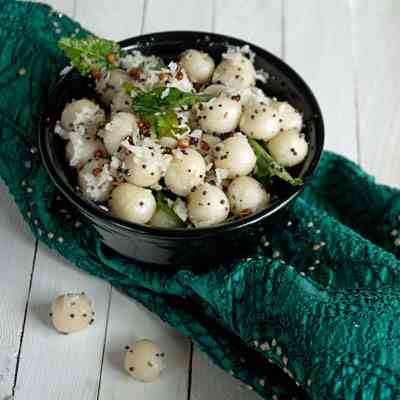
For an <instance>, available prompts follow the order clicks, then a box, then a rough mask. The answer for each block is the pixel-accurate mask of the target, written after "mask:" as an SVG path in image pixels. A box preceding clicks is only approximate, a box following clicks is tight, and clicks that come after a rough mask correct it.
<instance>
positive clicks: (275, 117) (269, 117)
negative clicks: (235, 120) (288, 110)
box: [239, 98, 281, 140]
mask: <svg viewBox="0 0 400 400" xmlns="http://www.w3.org/2000/svg"><path fill="white" fill-rule="evenodd" d="M279 120H280V117H279V114H278V110H277V107H276V103H273V104H271V103H270V104H269V105H268V103H267V101H264V100H258V99H255V98H253V99H252V101H249V102H248V104H247V105H246V106H245V107H244V110H243V113H242V117H241V118H240V125H239V126H240V130H241V131H242V132H243V133H245V134H246V135H247V136H249V137H251V138H253V139H261V140H269V139H271V138H273V137H274V136H275V135H276V134H278V132H279V130H280V127H281V123H280V122H279Z"/></svg>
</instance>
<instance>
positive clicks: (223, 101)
mask: <svg viewBox="0 0 400 400" xmlns="http://www.w3.org/2000/svg"><path fill="white" fill-rule="evenodd" d="M241 113H242V106H241V105H240V101H237V100H234V99H232V98H231V97H228V96H226V95H220V96H218V97H216V98H213V99H211V100H210V101H208V102H206V103H200V104H199V105H198V107H197V121H198V124H199V126H200V128H201V129H202V130H204V131H205V132H207V133H226V132H231V131H233V130H235V129H236V127H237V126H238V124H239V120H240V115H241Z"/></svg>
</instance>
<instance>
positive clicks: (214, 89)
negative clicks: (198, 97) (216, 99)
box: [203, 83, 227, 96]
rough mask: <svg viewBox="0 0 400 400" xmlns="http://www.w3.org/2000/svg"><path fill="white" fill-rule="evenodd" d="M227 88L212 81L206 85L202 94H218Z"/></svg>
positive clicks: (224, 91)
mask: <svg viewBox="0 0 400 400" xmlns="http://www.w3.org/2000/svg"><path fill="white" fill-rule="evenodd" d="M226 91H227V88H226V87H225V86H224V85H220V84H217V83H214V84H212V85H210V86H207V87H206V88H205V89H204V90H203V93H204V94H208V95H210V96H219V95H220V94H223V93H226Z"/></svg>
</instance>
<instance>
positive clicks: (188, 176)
mask: <svg viewBox="0 0 400 400" xmlns="http://www.w3.org/2000/svg"><path fill="white" fill-rule="evenodd" d="M173 155H174V158H173V160H172V162H171V164H170V165H169V168H168V170H167V173H166V175H165V178H164V179H165V184H166V185H167V187H168V188H169V189H170V190H171V191H172V192H173V193H175V194H177V195H178V196H187V195H188V194H189V193H190V190H191V189H192V188H193V187H196V186H198V185H199V184H200V183H201V182H203V179H204V177H205V174H206V164H205V162H204V159H203V157H202V156H201V154H200V153H199V152H197V151H196V150H194V149H190V148H188V149H186V150H183V151H181V150H175V151H174V152H173Z"/></svg>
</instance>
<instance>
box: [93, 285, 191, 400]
mask: <svg viewBox="0 0 400 400" xmlns="http://www.w3.org/2000/svg"><path fill="white" fill-rule="evenodd" d="M139 339H150V340H153V341H154V342H156V343H158V344H159V345H160V347H161V349H162V350H163V351H164V352H165V356H166V357H165V370H164V371H163V373H162V375H161V377H160V378H159V379H158V380H157V381H155V382H153V383H148V384H145V383H142V382H138V381H135V380H134V379H133V378H131V377H130V376H129V375H128V374H127V373H126V372H125V371H124V370H123V360H124V355H125V351H126V350H125V346H127V345H130V344H133V343H134V342H135V341H136V340H139ZM186 343H187V342H186V340H184V339H183V338H182V337H181V336H180V335H179V334H178V333H177V332H176V331H175V330H174V329H172V328H171V327H169V326H167V325H166V324H165V323H163V322H162V321H161V320H160V319H159V318H158V317H157V316H155V315H154V314H151V313H150V312H149V311H148V310H147V309H145V308H144V307H143V306H141V305H140V304H138V303H136V302H134V301H132V299H130V298H128V297H127V296H125V295H123V294H122V293H119V292H118V291H116V290H113V292H112V302H111V309H110V319H109V323H108V334H107V342H106V352H105V357H104V363H103V374H102V380H101V389H100V396H99V399H100V400H103V399H104V400H109V399H118V400H131V399H146V400H152V399H161V398H162V399H164V400H180V399H186V398H187V390H188V389H187V382H188V381H187V376H188V363H189V346H187V345H186Z"/></svg>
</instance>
